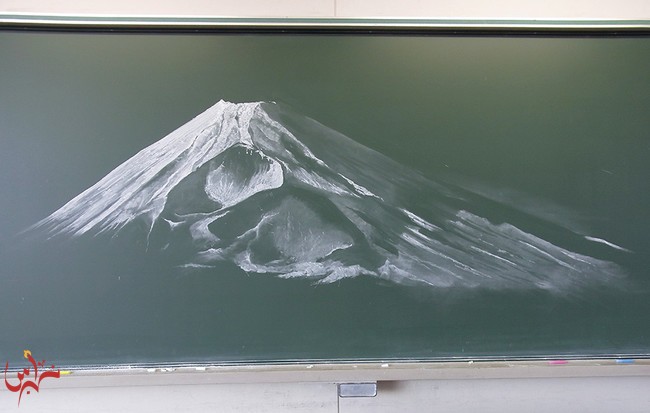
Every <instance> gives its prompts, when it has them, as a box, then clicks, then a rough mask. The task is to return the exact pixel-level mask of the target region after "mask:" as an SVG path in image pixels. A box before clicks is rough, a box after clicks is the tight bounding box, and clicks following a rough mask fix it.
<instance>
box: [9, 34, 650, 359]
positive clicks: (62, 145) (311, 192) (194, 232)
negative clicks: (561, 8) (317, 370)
mask: <svg viewBox="0 0 650 413" xmlns="http://www.w3.org/2000/svg"><path fill="white" fill-rule="evenodd" d="M0 55H1V56H2V57H1V58H0V194H1V196H0V211H1V212H0V359H2V360H3V361H4V360H8V361H9V362H10V363H14V362H18V361H19V360H20V359H21V358H22V355H23V353H22V351H23V349H25V348H29V349H31V350H32V351H33V352H34V353H38V354H39V355H46V356H47V358H48V360H51V361H53V362H56V363H57V365H81V366H90V365H120V364H129V365H133V364H139V363H142V364H159V363H160V364H166V363H230V362H237V363H239V362H241V363H259V362H286V361H313V360H316V361H319V360H320V361H346V360H395V359H397V360H438V359H449V358H458V359H477V358H522V357H551V356H577V357H601V356H612V355H634V356H644V355H647V354H648V353H649V350H650V319H649V316H650V237H649V236H648V234H650V218H649V217H648V212H649V211H650V191H649V190H648V179H649V178H650V136H649V135H648V133H649V131H650V38H649V37H644V36H641V35H639V36H636V37H630V36H626V37H614V36H610V37H607V36H596V37H580V36H577V35H575V36H571V37H567V36H537V37H536V36H531V35H530V34H529V35H526V36H523V35H519V36H496V35H478V34H473V35H472V34H471V33H465V34H463V35H462V36H460V35H459V36H454V35H441V34H435V33H432V34H428V35H421V34H419V35H405V34H404V33H401V34H400V35H390V34H386V33H384V34H382V35H368V34H365V35H364V34H361V33H347V34H341V33H339V34H320V35H319V34H309V33H302V34H287V33H284V34H283V33H280V32H277V33H253V32H251V33H230V34H228V33H216V32H214V33H208V32H198V33H193V34H188V33H186V34H184V33H164V32H157V33H153V32H152V33H124V32H123V33H105V32H104V33H101V32H95V33H91V32H82V31H73V32H55V31H49V32H48V31H12V30H4V31H0Z"/></svg>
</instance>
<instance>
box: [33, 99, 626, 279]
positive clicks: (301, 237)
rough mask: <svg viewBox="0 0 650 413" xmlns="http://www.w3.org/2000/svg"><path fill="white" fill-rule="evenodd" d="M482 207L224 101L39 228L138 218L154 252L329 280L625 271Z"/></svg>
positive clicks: (330, 140) (278, 116)
mask: <svg viewBox="0 0 650 413" xmlns="http://www.w3.org/2000/svg"><path fill="white" fill-rule="evenodd" d="M285 124H286V125H287V126H285ZM289 125H291V126H289ZM415 198H417V199H418V204H419V205H420V206H419V209H418V211H417V213H416V212H414V209H413V202H412V201H411V200H412V199H415ZM422 205H424V206H425V207H424V208H422ZM479 209H480V208H476V205H474V204H473V201H472V200H471V199H470V198H467V197H466V196H465V195H464V194H463V191H462V190H460V189H459V188H453V187H451V186H447V185H444V184H442V183H436V182H433V181H432V180H430V179H427V178H425V177H423V176H421V175H420V174H418V173H417V172H415V171H413V170H411V169H409V168H408V167H406V166H404V165H400V164H398V163H396V162H394V161H392V160H390V159H389V158H387V157H385V156H383V155H381V154H379V153H377V152H375V151H373V150H372V149H369V148H367V147H364V146H362V145H360V144H358V143H356V142H354V141H352V140H351V139H349V138H347V137H345V136H343V135H341V134H339V133H337V132H335V131H332V130H331V129H328V128H326V127H325V126H323V125H321V124H319V123H317V122H315V121H313V120H311V119H308V118H305V117H302V116H300V115H297V114H295V113H292V112H290V111H288V110H286V109H284V108H282V107H281V106H279V105H275V104H270V103H261V102H257V103H242V104H234V103H229V102H224V101H220V102H218V103H217V104H215V105H214V106H212V107H211V108H209V109H207V110H206V111H205V112H203V113H201V114H200V115H198V116H197V117H196V118H194V119H192V120H191V121H189V122H188V123H186V124H185V125H183V126H181V127H180V128H179V129H177V130H175V131H174V132H172V133H170V134H169V135H167V136H166V137H164V138H163V139H161V140H160V141H158V142H156V143H154V144H152V145H150V146H149V147H147V148H144V149H143V150H141V151H140V152H138V153H137V154H136V155H134V156H133V157H132V158H130V159H129V160H127V161H126V162H124V163H123V164H122V165H120V166H118V167H117V168H115V169H114V170H113V171H112V172H110V173H109V174H108V175H106V176H105V177H104V178H103V179H101V180H100V181H99V182H98V183H97V184H95V185H93V186H92V187H90V188H88V189H87V190H86V191H84V192H82V193H81V194H79V195H78V196H77V197H75V198H74V199H72V200H71V201H70V202H68V203H67V204H66V205H64V206H63V207H61V208H60V209H59V210H57V211H55V212H54V213H53V214H51V215H50V216H48V217H47V218H45V219H44V220H42V221H40V222H39V223H37V224H35V226H34V228H35V229H42V230H46V231H47V232H49V233H50V234H53V235H58V236H72V237H75V236H80V235H82V234H91V235H97V234H102V233H108V234H116V233H118V232H120V231H121V230H122V229H124V228H125V227H127V226H130V225H136V224H137V225H142V226H144V227H145V228H147V230H146V233H143V234H142V236H143V237H146V238H147V241H148V242H149V243H150V246H151V247H152V248H160V249H161V250H173V251H186V252H187V254H186V257H185V262H184V264H183V265H184V266H188V267H193V266H201V267H202V266H211V265H213V264H214V263H217V262H223V261H225V262H232V263H234V264H235V265H237V266H238V267H239V268H241V269H242V270H244V271H248V272H255V273H269V274H276V275H279V276H281V277H308V278H313V279H316V280H320V281H322V282H332V281H336V280H339V279H342V278H346V277H354V276H357V275H360V274H365V275H370V276H375V277H379V278H383V279H387V280H390V281H394V282H398V283H414V284H427V285H431V286H435V287H449V286H456V285H460V286H466V287H477V286H480V287H486V288H543V289H548V290H553V291H566V290H568V289H571V288H573V287H578V286H584V285H587V284H590V283H609V282H615V281H616V280H617V279H620V277H621V276H622V273H621V271H620V269H619V268H618V266H617V265H615V264H613V263H610V262H607V261H604V260H601V259H598V258H594V257H590V256H588V255H586V254H580V253H577V252H574V251H571V250H569V249H567V248H565V247H562V246H559V245H554V244H553V243H551V242H549V241H548V240H545V239H543V238H542V237H541V236H538V235H539V234H538V235H534V234H532V233H529V232H526V231H524V230H522V229H520V228H518V227H517V226H516V225H513V224H512V223H508V222H501V223H493V222H491V221H490V220H489V219H488V218H486V217H482V216H480V215H478V212H477V211H476V210H479ZM558 231H559V233H560V238H561V235H562V234H563V233H564V232H566V233H567V234H568V233H570V230H569V229H567V228H559V229H558ZM579 242H583V243H588V242H589V241H588V240H585V239H581V240H580V241H579Z"/></svg>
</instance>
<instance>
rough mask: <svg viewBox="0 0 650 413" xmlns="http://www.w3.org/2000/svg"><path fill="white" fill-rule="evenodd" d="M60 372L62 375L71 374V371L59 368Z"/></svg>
mask: <svg viewBox="0 0 650 413" xmlns="http://www.w3.org/2000/svg"><path fill="white" fill-rule="evenodd" d="M60 374H61V375H62V376H67V375H69V374H72V372H71V371H68V370H61V372H60Z"/></svg>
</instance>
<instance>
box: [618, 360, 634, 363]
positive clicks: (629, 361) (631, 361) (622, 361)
mask: <svg viewBox="0 0 650 413" xmlns="http://www.w3.org/2000/svg"><path fill="white" fill-rule="evenodd" d="M616 364H634V359H616Z"/></svg>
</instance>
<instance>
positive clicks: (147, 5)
mask: <svg viewBox="0 0 650 413" xmlns="http://www.w3.org/2000/svg"><path fill="white" fill-rule="evenodd" d="M17 12H20V13H74V14H78V13H85V14H137V15H185V16H237V17H329V18H332V17H347V18H350V17H354V18H361V17H410V18H471V19H648V18H650V2H649V1H647V0H623V1H612V0H608V1H599V0H572V1H564V0H545V1H538V0H525V1H522V0H496V1H489V2H488V1H484V0H465V1H455V0H438V1H425V0H400V1H391V0H273V1H265V0H185V1H176V0H113V1H86V2H80V1H76V0H60V1H56V0H0V13H17Z"/></svg>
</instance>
